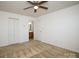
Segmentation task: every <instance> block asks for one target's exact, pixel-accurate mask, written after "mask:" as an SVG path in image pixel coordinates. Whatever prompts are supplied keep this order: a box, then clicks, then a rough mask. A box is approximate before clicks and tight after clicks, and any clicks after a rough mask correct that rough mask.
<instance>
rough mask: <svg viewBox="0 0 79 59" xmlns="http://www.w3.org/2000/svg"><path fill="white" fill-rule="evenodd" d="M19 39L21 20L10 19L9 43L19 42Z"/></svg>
mask: <svg viewBox="0 0 79 59" xmlns="http://www.w3.org/2000/svg"><path fill="white" fill-rule="evenodd" d="M18 40H19V20H16V19H10V20H8V43H9V44H14V43H18Z"/></svg>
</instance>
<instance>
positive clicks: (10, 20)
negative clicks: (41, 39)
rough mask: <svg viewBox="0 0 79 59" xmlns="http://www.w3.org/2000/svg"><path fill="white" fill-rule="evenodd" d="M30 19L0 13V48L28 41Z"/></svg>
mask: <svg viewBox="0 0 79 59" xmlns="http://www.w3.org/2000/svg"><path fill="white" fill-rule="evenodd" d="M29 19H32V17H28V16H24V15H19V14H15V13H9V12H4V11H0V46H6V45H9V44H14V43H20V42H26V41H28V40H29V39H28V32H29V27H28V23H29Z"/></svg>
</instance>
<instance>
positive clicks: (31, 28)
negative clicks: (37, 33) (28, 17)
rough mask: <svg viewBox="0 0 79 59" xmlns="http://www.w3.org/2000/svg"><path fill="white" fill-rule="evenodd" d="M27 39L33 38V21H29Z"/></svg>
mask: <svg viewBox="0 0 79 59" xmlns="http://www.w3.org/2000/svg"><path fill="white" fill-rule="evenodd" d="M29 40H34V23H33V21H30V22H29Z"/></svg>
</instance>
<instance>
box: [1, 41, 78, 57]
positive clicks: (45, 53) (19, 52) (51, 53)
mask: <svg viewBox="0 0 79 59" xmlns="http://www.w3.org/2000/svg"><path fill="white" fill-rule="evenodd" d="M76 57H79V54H78V53H76V52H72V51H69V50H66V49H63V48H59V47H56V46H53V45H50V44H46V43H43V42H41V41H38V40H31V41H29V42H24V43H18V44H13V45H9V46H5V47H0V58H76Z"/></svg>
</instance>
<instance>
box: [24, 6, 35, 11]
mask: <svg viewBox="0 0 79 59" xmlns="http://www.w3.org/2000/svg"><path fill="white" fill-rule="evenodd" d="M32 7H34V6H30V7H27V8H24V10H26V9H29V8H32Z"/></svg>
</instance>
